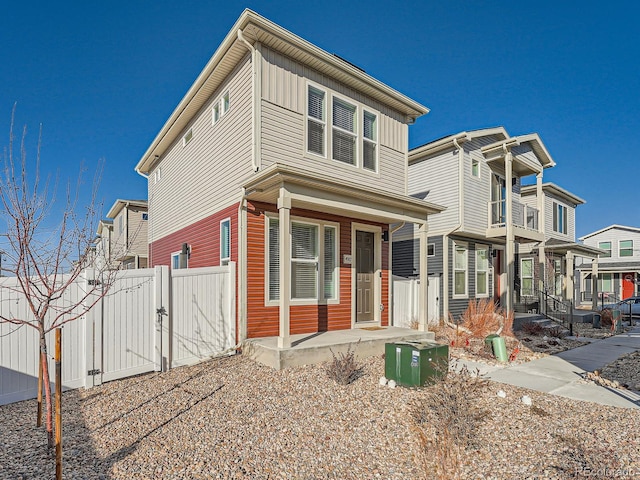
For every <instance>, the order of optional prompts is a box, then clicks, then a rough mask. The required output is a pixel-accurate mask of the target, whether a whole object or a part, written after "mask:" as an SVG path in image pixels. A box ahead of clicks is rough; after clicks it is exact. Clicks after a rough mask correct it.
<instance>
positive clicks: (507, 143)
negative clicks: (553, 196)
mask: <svg viewBox="0 0 640 480" xmlns="http://www.w3.org/2000/svg"><path fill="white" fill-rule="evenodd" d="M408 162H409V174H408V175H409V177H408V189H409V193H410V194H411V195H413V196H415V197H417V198H426V199H428V200H429V201H431V202H434V203H436V204H440V205H443V206H445V207H447V209H446V211H444V212H443V213H441V214H439V215H436V216H434V217H433V219H431V220H430V221H429V240H428V242H429V246H428V252H429V253H428V255H429V257H430V258H429V261H428V275H429V276H430V277H434V278H439V279H440V293H441V295H440V298H441V301H440V306H441V315H443V316H445V317H448V316H449V314H451V315H454V317H457V316H458V315H459V314H460V313H462V312H463V311H464V310H465V309H466V308H467V306H468V303H469V300H470V299H479V298H488V299H493V300H495V301H496V302H498V303H500V304H501V306H503V307H504V308H505V309H506V310H507V311H512V310H513V307H514V301H515V298H514V297H515V291H516V288H515V285H516V273H517V272H516V270H515V268H514V265H515V263H516V261H517V256H516V254H517V252H518V247H519V245H520V244H529V243H534V242H542V241H544V238H545V237H544V231H543V228H542V225H544V221H545V219H544V218H543V215H544V213H541V210H542V200H543V194H542V177H543V170H544V169H545V168H549V167H552V166H554V165H555V163H554V161H553V159H552V158H551V156H550V155H549V153H548V152H547V149H546V148H545V146H544V144H543V143H542V141H541V140H540V138H539V137H538V135H537V134H529V135H522V136H517V137H510V136H509V135H508V134H507V132H506V130H505V129H504V128H502V127H496V128H487V129H482V130H475V131H470V132H462V133H459V134H456V135H451V136H448V137H445V138H441V139H439V140H436V141H433V142H430V143H428V144H426V145H423V146H421V147H418V148H415V149H413V150H411V151H410V152H409V159H408ZM532 175H535V176H536V189H537V190H536V192H537V193H536V195H537V199H538V200H537V202H534V204H533V205H531V204H529V203H524V202H523V201H522V199H521V184H522V183H521V182H522V179H523V178H525V177H528V176H532ZM420 260H421V256H420V255H419V252H418V251H417V248H416V245H415V241H414V229H413V228H412V227H411V226H409V227H404V228H402V229H401V230H399V231H398V232H397V233H396V234H394V242H393V272H394V274H396V275H400V276H404V277H408V276H412V275H418V274H419V273H420V271H421V267H420V266H419V264H420Z"/></svg>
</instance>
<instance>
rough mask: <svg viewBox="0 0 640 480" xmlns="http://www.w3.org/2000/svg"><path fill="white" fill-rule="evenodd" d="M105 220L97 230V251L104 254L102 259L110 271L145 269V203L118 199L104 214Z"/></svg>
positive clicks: (143, 201)
mask: <svg viewBox="0 0 640 480" xmlns="http://www.w3.org/2000/svg"><path fill="white" fill-rule="evenodd" d="M107 219H108V220H110V221H111V222H110V223H106V222H101V223H100V227H99V229H98V234H99V235H100V237H101V240H104V243H102V242H99V243H98V245H99V247H98V245H97V248H100V249H101V250H102V251H103V252H104V256H103V258H105V259H106V260H107V261H108V262H109V264H110V265H112V267H113V268H122V269H131V268H147V266H148V253H147V252H148V243H147V242H148V229H147V225H148V223H149V222H148V213H147V201H146V200H120V199H118V200H116V202H115V203H114V204H113V206H112V207H111V209H110V210H109V212H108V213H107ZM101 232H102V233H101ZM106 235H109V238H108V240H107V237H106Z"/></svg>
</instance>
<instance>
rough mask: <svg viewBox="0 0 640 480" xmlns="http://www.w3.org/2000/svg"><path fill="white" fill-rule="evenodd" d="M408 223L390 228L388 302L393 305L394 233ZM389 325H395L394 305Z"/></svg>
mask: <svg viewBox="0 0 640 480" xmlns="http://www.w3.org/2000/svg"><path fill="white" fill-rule="evenodd" d="M406 223H407V222H402V223H401V224H399V225H398V226H397V227H394V228H390V229H389V260H390V261H391V262H392V263H391V266H390V267H391V268H389V270H390V272H391V273H390V282H389V283H390V288H389V303H387V305H393V234H394V233H396V232H397V231H398V230H400V229H401V228H402V227H404V226H405V224H406ZM389 325H392V326H395V318H393V307H392V308H391V311H390V312H389Z"/></svg>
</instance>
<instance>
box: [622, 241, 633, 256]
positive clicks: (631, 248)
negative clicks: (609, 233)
mask: <svg viewBox="0 0 640 480" xmlns="http://www.w3.org/2000/svg"><path fill="white" fill-rule="evenodd" d="M622 242H631V247H630V248H625V250H631V255H622V247H621V246H620V244H621V243H622ZM633 257H634V255H633V239H632V238H626V239H624V240H618V258H633Z"/></svg>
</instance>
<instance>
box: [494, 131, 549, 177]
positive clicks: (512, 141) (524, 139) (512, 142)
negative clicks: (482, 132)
mask: <svg viewBox="0 0 640 480" xmlns="http://www.w3.org/2000/svg"><path fill="white" fill-rule="evenodd" d="M523 143H531V144H533V145H534V146H537V148H538V149H539V150H540V151H539V152H535V148H533V149H534V153H536V157H538V161H539V162H540V165H541V166H542V168H543V169H544V168H550V167H554V166H555V165H556V162H555V161H554V160H553V158H551V155H550V154H549V152H548V151H547V147H545V145H544V143H542V140H541V139H540V136H539V135H538V134H537V133H528V134H526V135H518V136H516V137H511V138H509V139H507V140H506V141H501V142H495V143H492V144H491V145H485V146H484V147H482V149H481V150H482V153H483V154H486V153H488V152H491V151H495V150H499V149H504V148H508V149H509V150H510V149H512V148H513V147H517V146H519V145H522V144H523ZM539 153H541V154H542V155H539ZM540 157H542V158H540Z"/></svg>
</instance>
